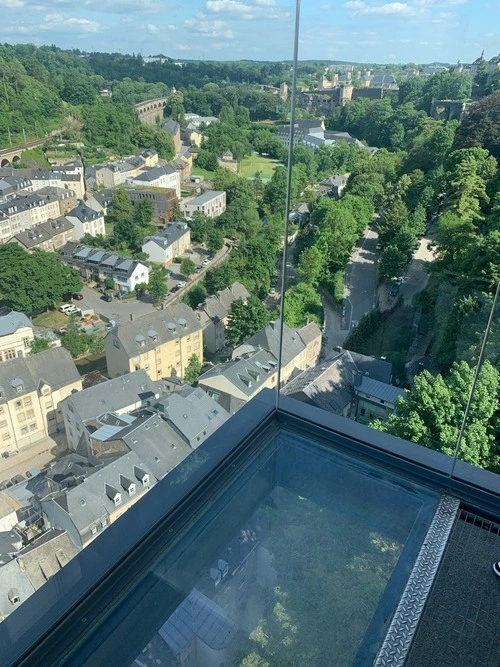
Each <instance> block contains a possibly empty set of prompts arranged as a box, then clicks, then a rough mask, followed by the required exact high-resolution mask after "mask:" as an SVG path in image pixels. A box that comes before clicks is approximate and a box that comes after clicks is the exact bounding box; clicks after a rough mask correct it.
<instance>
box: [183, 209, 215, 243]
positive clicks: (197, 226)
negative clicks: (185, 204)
mask: <svg viewBox="0 0 500 667" xmlns="http://www.w3.org/2000/svg"><path fill="white" fill-rule="evenodd" d="M188 225H189V229H190V231H191V240H192V241H195V243H204V242H205V240H206V238H207V235H208V232H209V230H211V229H213V227H214V223H213V220H212V219H211V218H209V217H208V216H207V215H205V214H204V213H202V212H201V211H194V213H193V217H192V218H190V219H189V220H188Z"/></svg>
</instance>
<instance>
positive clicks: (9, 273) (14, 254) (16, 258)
mask: <svg viewBox="0 0 500 667" xmlns="http://www.w3.org/2000/svg"><path fill="white" fill-rule="evenodd" d="M80 288H81V280H80V277H79V275H78V272H77V271H76V270H75V269H73V268H71V267H69V266H67V265H66V264H63V262H62V261H61V258H60V256H59V255H57V254H56V253H53V252H45V251H44V250H39V249H38V248H36V249H35V250H33V252H31V253H29V252H27V251H26V250H24V249H23V248H21V247H20V246H18V245H15V244H13V243H8V244H5V245H2V246H0V297H1V298H2V300H3V301H4V303H5V304H6V305H7V306H9V307H10V308H12V309H13V310H18V311H21V312H23V313H29V314H31V313H35V312H37V311H38V312H40V311H42V310H46V309H47V308H51V307H54V306H55V305H56V304H58V303H60V302H61V301H62V299H63V296H64V295H65V294H67V293H68V292H78V291H79V290H80Z"/></svg>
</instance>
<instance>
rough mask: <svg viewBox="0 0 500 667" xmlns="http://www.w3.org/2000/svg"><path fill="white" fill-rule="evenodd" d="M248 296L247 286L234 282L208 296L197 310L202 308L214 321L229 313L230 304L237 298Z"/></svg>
mask: <svg viewBox="0 0 500 667" xmlns="http://www.w3.org/2000/svg"><path fill="white" fill-rule="evenodd" d="M249 296H250V293H249V291H248V290H247V288H246V287H245V286H244V285H242V284H241V283H239V282H234V283H233V284H232V285H230V286H229V287H226V289H223V290H221V291H220V292H217V294H214V295H213V296H209V297H208V298H207V299H206V300H205V301H204V303H203V304H202V305H201V307H200V308H199V309H198V310H199V311H201V310H203V311H204V312H205V313H206V315H207V316H208V317H209V318H210V319H211V320H214V321H215V322H217V321H220V320H223V319H225V318H226V317H227V316H228V314H229V309H230V307H231V304H232V303H233V302H234V301H236V300H237V299H243V300H245V299H248V297H249Z"/></svg>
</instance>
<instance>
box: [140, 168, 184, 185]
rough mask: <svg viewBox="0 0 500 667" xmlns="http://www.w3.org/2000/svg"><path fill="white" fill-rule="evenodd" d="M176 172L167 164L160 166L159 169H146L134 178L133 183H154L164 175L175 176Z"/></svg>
mask: <svg viewBox="0 0 500 667" xmlns="http://www.w3.org/2000/svg"><path fill="white" fill-rule="evenodd" d="M176 173H177V170H176V169H174V167H172V166H171V165H169V164H165V165H162V166H160V167H147V168H145V169H144V171H143V172H142V173H140V174H139V175H138V176H135V177H134V179H133V180H134V181H144V182H145V183H151V182H152V181H156V180H158V179H159V178H161V177H162V176H164V175H165V174H167V175H169V174H176Z"/></svg>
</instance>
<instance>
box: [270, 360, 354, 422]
mask: <svg viewBox="0 0 500 667" xmlns="http://www.w3.org/2000/svg"><path fill="white" fill-rule="evenodd" d="M354 375H357V368H356V365H355V364H354V363H353V361H352V359H351V357H350V355H349V354H345V353H341V354H339V355H338V356H337V357H335V358H334V359H333V360H327V361H324V362H323V363H322V364H321V365H319V366H315V367H314V368H309V369H307V370H305V371H304V372H303V373H301V374H300V375H298V376H297V377H296V378H294V379H293V380H292V381H291V382H289V383H288V384H286V385H285V386H284V387H283V388H282V390H281V391H282V393H283V394H284V395H285V396H291V397H293V398H295V399H298V400H299V401H303V402H305V403H312V404H313V405H316V406H317V407H319V408H322V409H323V410H328V411H330V412H335V413H336V414H342V412H343V410H344V408H345V407H346V406H347V405H349V404H350V403H351V401H352V400H353V399H354V390H353V376H354Z"/></svg>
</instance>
